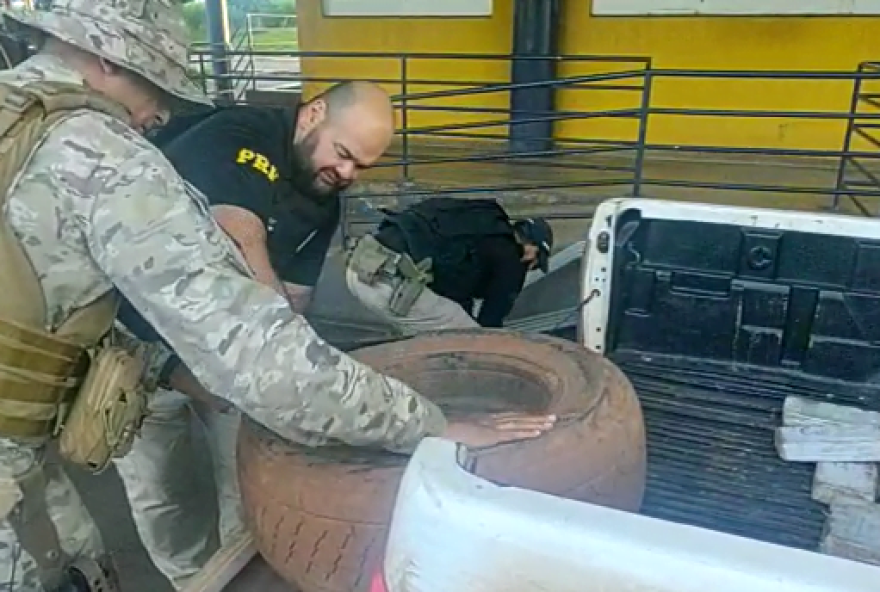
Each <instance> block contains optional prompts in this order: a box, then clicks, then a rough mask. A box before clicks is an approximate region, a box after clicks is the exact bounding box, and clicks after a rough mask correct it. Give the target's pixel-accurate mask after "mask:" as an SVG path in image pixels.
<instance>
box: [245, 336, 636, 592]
mask: <svg viewBox="0 0 880 592" xmlns="http://www.w3.org/2000/svg"><path fill="white" fill-rule="evenodd" d="M352 355H353V356H354V357H355V358H357V359H359V360H360V361H362V362H364V363H366V364H369V365H370V366H372V367H373V368H376V369H377V370H379V371H381V372H384V373H386V374H388V375H390V376H394V377H396V378H400V379H401V380H403V381H405V382H407V383H408V384H411V385H412V386H413V387H415V388H416V389H418V390H419V391H420V392H422V393H424V394H425V395H426V396H429V397H431V398H432V399H433V400H435V401H436V402H438V403H440V404H441V405H443V404H444V402H445V403H446V404H447V405H448V406H449V407H450V409H448V410H447V412H448V413H450V414H454V413H456V412H463V413H467V412H474V411H480V410H494V409H493V407H494V405H493V401H491V400H490V395H489V393H491V392H498V393H503V397H504V398H506V400H507V403H508V405H506V406H505V407H506V408H508V409H510V408H514V409H532V410H535V411H541V410H546V411H548V412H552V413H556V414H558V415H560V417H562V418H563V420H562V421H561V422H560V425H557V426H556V427H555V428H554V429H553V430H552V431H551V432H550V433H548V434H546V435H544V436H542V437H541V438H538V439H535V440H528V441H522V442H516V443H511V444H504V445H500V446H496V447H493V448H488V449H481V450H475V451H473V453H472V454H473V456H474V457H475V459H474V460H475V461H476V464H475V473H476V474H478V475H480V476H483V477H485V478H487V479H489V480H492V481H495V482H498V483H503V484H506V485H513V486H519V487H524V488H529V489H533V490H538V491H543V492H546V493H550V494H555V495H559V496H563V497H567V498H572V499H576V500H582V501H587V502H592V503H596V504H601V505H605V506H609V507H614V508H619V509H623V510H631V511H636V510H638V508H639V506H640V504H641V500H642V496H643V493H644V488H645V471H646V469H645V433H644V424H643V420H642V413H641V408H640V406H639V402H638V399H637V398H636V395H635V392H634V391H633V388H632V385H631V384H630V382H629V381H628V380H627V378H626V377H625V376H624V375H623V374H622V373H621V372H620V370H618V369H617V368H616V367H615V366H614V365H613V364H612V363H611V362H609V361H608V360H606V359H605V358H603V357H601V356H599V355H597V354H594V353H591V352H589V351H587V350H586V349H584V348H582V347H580V346H579V345H577V344H575V343H572V342H569V341H564V340H561V339H556V338H552V337H545V336H525V335H519V334H514V333H509V332H503V331H487V330H466V331H451V332H444V333H433V334H428V335H422V336H419V337H415V338H413V339H409V340H406V341H402V342H395V343H391V344H384V345H378V346H373V347H367V348H364V349H361V350H358V351H355V352H354V353H353V354H352ZM462 390H469V391H470V392H471V393H473V394H472V395H470V396H466V397H460V396H459V397H448V396H444V395H445V394H448V393H452V392H454V393H460V391H462ZM483 402H485V403H486V404H480V403H483ZM474 403H477V404H478V405H474ZM238 458H239V478H240V482H241V492H242V496H243V503H244V507H245V513H246V516H247V520H248V523H249V525H250V527H251V529H252V530H253V532H254V536H255V538H256V541H257V546H258V548H259V550H260V552H261V553H262V554H263V556H264V557H265V558H266V560H267V561H268V562H269V564H270V565H271V566H272V567H273V568H274V569H275V570H276V571H277V572H278V573H279V574H280V575H281V576H282V577H283V578H284V579H286V580H287V581H288V582H290V583H291V584H294V585H295V586H298V589H299V590H301V592H360V591H362V590H365V589H366V586H367V583H368V580H369V576H370V574H371V573H372V571H373V570H374V568H375V564H376V562H377V561H378V560H379V558H380V556H381V550H382V547H383V544H384V541H385V536H386V533H387V525H388V522H389V519H390V516H391V512H392V509H393V505H394V499H395V495H396V491H397V487H398V485H399V482H400V478H401V476H402V474H403V469H404V462H405V458H401V457H399V456H397V455H390V454H384V453H372V452H369V453H368V452H363V451H361V450H355V449H350V448H346V449H344V452H343V450H342V449H341V448H335V449H330V450H328V449H305V448H303V447H300V446H296V445H292V444H289V443H287V442H284V441H282V440H281V439H279V438H278V437H276V436H275V435H273V434H271V433H269V432H268V431H267V430H265V429H264V428H262V427H260V426H259V425H257V424H256V423H254V422H252V421H250V420H245V422H244V424H243V426H242V429H241V433H240V438H239V451H238Z"/></svg>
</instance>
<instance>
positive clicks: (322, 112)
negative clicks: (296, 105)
mask: <svg viewBox="0 0 880 592" xmlns="http://www.w3.org/2000/svg"><path fill="white" fill-rule="evenodd" d="M298 119H299V121H298V122H297V123H298V125H297V127H298V128H299V131H300V132H301V133H302V134H308V133H309V132H311V131H312V130H313V129H315V128H316V127H318V126H319V125H321V124H322V123H324V120H325V119H327V101H325V100H324V99H313V100H311V101H309V102H308V103H306V104H305V105H303V108H302V109H300V112H299V118H298Z"/></svg>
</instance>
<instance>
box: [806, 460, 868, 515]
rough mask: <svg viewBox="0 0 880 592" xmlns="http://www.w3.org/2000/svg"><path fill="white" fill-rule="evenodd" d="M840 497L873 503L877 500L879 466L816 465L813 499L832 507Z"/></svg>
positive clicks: (849, 464)
mask: <svg viewBox="0 0 880 592" xmlns="http://www.w3.org/2000/svg"><path fill="white" fill-rule="evenodd" d="M838 496H843V497H849V498H855V499H861V500H865V501H868V502H873V501H875V500H876V499H877V465H876V464H874V463H838V462H822V463H819V464H818V465H816V473H815V475H814V476H813V493H812V497H813V499H814V500H816V501H817V502H821V503H823V504H827V505H831V504H832V503H833V502H834V500H835V498H837V497H838Z"/></svg>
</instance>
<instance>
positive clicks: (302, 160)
mask: <svg viewBox="0 0 880 592" xmlns="http://www.w3.org/2000/svg"><path fill="white" fill-rule="evenodd" d="M317 146H318V136H317V134H316V133H315V131H314V130H313V131H311V132H309V133H308V134H307V135H306V136H305V137H304V138H303V139H302V141H301V142H299V143H298V144H294V145H293V150H292V160H293V178H292V179H291V180H292V182H293V186H294V188H295V189H296V191H297V192H298V193H300V194H301V195H303V196H304V197H308V198H311V199H331V198H336V197H337V196H338V195H339V193H340V192H341V191H342V189H343V187H339V186H333V187H328V186H326V185H323V184H322V183H321V182H320V181H319V179H318V175H319V174H320V171H318V170H316V169H315V165H314V164H313V161H312V155H314V153H315V150H316V148H317Z"/></svg>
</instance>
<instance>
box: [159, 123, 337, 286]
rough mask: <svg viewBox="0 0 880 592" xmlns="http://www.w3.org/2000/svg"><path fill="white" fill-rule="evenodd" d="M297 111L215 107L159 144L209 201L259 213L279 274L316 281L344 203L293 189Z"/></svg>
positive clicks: (287, 278)
mask: <svg viewBox="0 0 880 592" xmlns="http://www.w3.org/2000/svg"><path fill="white" fill-rule="evenodd" d="M196 117H197V116H196ZM294 119H295V113H294V112H292V111H290V110H287V109H279V108H271V107H252V106H232V107H223V108H219V109H218V110H216V112H215V113H214V114H212V115H211V116H210V117H207V118H203V119H202V120H201V121H198V122H197V123H196V124H195V125H194V126H193V127H192V128H190V129H189V130H187V131H186V132H184V133H182V134H180V135H178V136H177V137H175V138H173V139H171V140H170V141H169V142H168V143H166V144H165V146H164V147H163V152H164V153H165V155H166V157H167V158H168V160H170V161H171V163H172V164H173V165H174V168H176V169H177V171H178V172H179V173H180V175H181V176H182V177H183V178H184V179H186V180H187V181H189V182H190V183H192V184H193V185H194V186H195V187H197V188H198V189H199V190H201V192H202V193H204V194H205V196H207V198H208V201H209V202H210V203H211V205H232V206H237V207H240V208H242V209H245V210H248V211H250V212H252V213H253V214H255V215H256V216H257V217H259V218H260V220H261V221H262V222H263V225H264V226H265V227H266V230H267V233H268V239H267V241H268V242H267V247H268V250H269V259H270V261H271V262H272V266H273V267H274V269H275V272H276V273H277V274H278V276H279V277H280V278H281V280H282V281H285V282H290V283H294V284H300V285H304V286H314V285H315V284H316V283H317V281H318V277H319V276H320V274H321V268H322V267H323V265H324V261H325V259H326V255H327V250H328V249H329V247H330V242H331V241H332V239H333V235H334V234H335V232H336V228H337V226H338V224H339V218H340V210H341V208H340V204H339V199H338V198H333V199H328V201H327V202H325V203H316V202H315V201H313V200H308V199H304V198H301V197H298V196H296V192H295V190H294V188H293V186H292V184H291V181H292V179H293V177H294V171H293V170H292V166H293V159H292V157H291V150H292V148H291V143H292V137H293V129H292V126H293V122H294Z"/></svg>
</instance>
